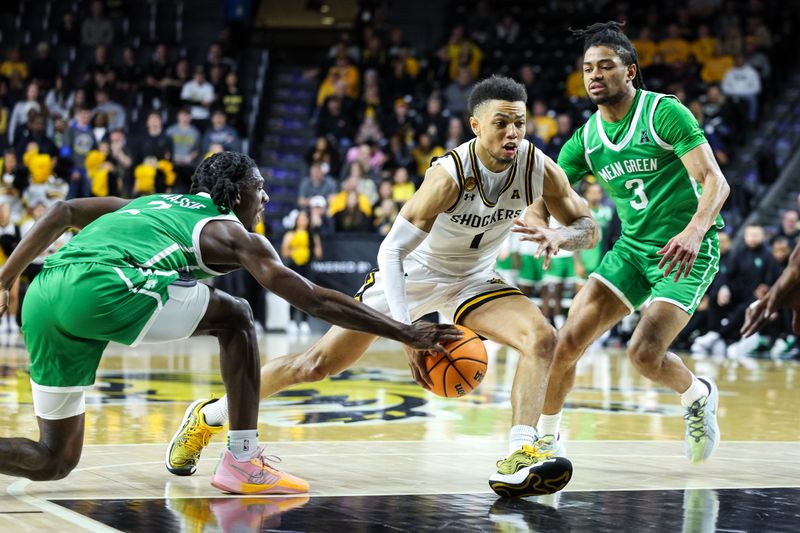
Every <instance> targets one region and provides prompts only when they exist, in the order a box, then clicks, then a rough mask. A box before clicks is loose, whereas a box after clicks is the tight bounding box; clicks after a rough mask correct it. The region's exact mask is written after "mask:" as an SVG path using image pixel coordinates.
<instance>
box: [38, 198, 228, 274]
mask: <svg viewBox="0 0 800 533" xmlns="http://www.w3.org/2000/svg"><path fill="white" fill-rule="evenodd" d="M211 220H231V221H235V222H237V223H238V222H239V219H237V218H236V216H234V215H233V214H232V213H230V214H222V213H220V210H219V207H217V206H216V205H215V204H214V201H213V200H212V199H211V197H210V196H209V195H208V194H205V193H201V194H197V195H195V194H155V195H152V196H143V197H141V198H137V199H135V200H133V201H131V202H130V203H129V204H128V205H126V206H125V207H124V208H122V209H119V210H117V211H114V212H112V213H108V214H105V215H103V216H102V217H100V218H98V219H97V220H95V221H94V222H92V223H91V224H89V225H87V226H86V227H85V228H83V230H81V231H80V233H78V234H77V235H76V236H75V237H74V238H73V239H72V240H70V241H69V242H68V243H67V244H66V245H65V246H64V247H63V248H61V249H60V250H59V251H58V252H56V253H55V254H53V255H51V256H50V257H48V258H47V260H46V261H45V263H44V267H45V268H50V267H56V266H61V265H67V264H71V263H98V264H103V265H109V266H113V267H119V268H129V267H133V268H137V269H141V270H143V271H146V272H148V273H153V274H155V275H158V276H159V277H166V278H172V280H173V281H174V279H177V278H178V277H179V274H180V273H184V274H188V275H190V276H191V277H193V278H195V279H204V278H208V277H212V276H218V275H220V274H222V273H221V272H216V271H214V270H213V269H211V268H210V267H209V266H208V265H206V264H204V263H203V259H202V257H201V255H200V232H201V231H202V229H203V227H204V226H205V225H206V223H208V222H209V221H211Z"/></svg>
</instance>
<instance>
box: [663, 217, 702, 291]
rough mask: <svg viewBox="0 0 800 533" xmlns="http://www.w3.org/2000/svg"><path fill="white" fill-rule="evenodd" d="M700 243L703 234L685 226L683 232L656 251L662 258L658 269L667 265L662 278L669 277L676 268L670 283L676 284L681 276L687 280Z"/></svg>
mask: <svg viewBox="0 0 800 533" xmlns="http://www.w3.org/2000/svg"><path fill="white" fill-rule="evenodd" d="M702 242H703V233H702V232H701V231H700V230H698V229H696V228H694V227H693V226H687V227H686V229H685V230H683V231H682V232H680V233H678V234H677V235H675V236H674V237H673V238H671V239H670V240H669V242H668V243H667V245H666V246H664V247H663V248H662V249H661V250H659V251H658V255H663V256H664V257H662V258H661V262H660V263H658V268H664V265H667V263H669V265H668V266H667V269H666V270H665V271H664V277H665V278H666V277H667V276H669V275H670V273H671V272H672V271H673V269H675V267H678V268H677V269H676V270H675V277H674V278H673V280H672V281H675V282H677V281H678V280H679V279H680V278H681V274H683V277H685V278H688V277H689V274H690V273H691V271H692V267H693V266H694V261H695V259H697V254H698V252H699V251H700V244H702Z"/></svg>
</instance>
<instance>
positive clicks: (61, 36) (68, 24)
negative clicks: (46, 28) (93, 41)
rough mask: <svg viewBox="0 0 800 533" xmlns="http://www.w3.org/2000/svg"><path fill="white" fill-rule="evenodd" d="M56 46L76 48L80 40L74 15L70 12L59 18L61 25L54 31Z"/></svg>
mask: <svg viewBox="0 0 800 533" xmlns="http://www.w3.org/2000/svg"><path fill="white" fill-rule="evenodd" d="M56 34H57V35H58V44H59V45H61V46H78V44H80V40H81V32H80V29H79V28H78V26H77V25H76V24H75V15H74V14H73V13H72V11H67V12H66V13H64V14H63V15H62V16H61V23H60V24H59V25H58V30H56Z"/></svg>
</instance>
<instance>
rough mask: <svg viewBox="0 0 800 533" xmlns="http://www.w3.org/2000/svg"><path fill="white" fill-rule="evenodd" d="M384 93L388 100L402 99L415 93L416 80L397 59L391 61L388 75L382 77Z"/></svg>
mask: <svg viewBox="0 0 800 533" xmlns="http://www.w3.org/2000/svg"><path fill="white" fill-rule="evenodd" d="M383 79H384V85H385V87H386V90H385V93H386V95H387V96H388V97H389V98H390V99H392V100H393V99H395V98H404V97H406V96H408V95H411V94H413V93H414V92H415V89H416V80H415V79H414V77H412V76H411V74H409V73H408V71H407V70H406V67H405V65H404V64H403V63H402V61H400V60H399V59H395V60H394V61H392V63H391V65H390V68H389V72H388V74H385V75H384V78H383Z"/></svg>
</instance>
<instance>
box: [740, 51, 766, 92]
mask: <svg viewBox="0 0 800 533" xmlns="http://www.w3.org/2000/svg"><path fill="white" fill-rule="evenodd" d="M744 51H745V57H746V58H747V64H748V65H750V66H751V67H753V68H754V69H756V72H758V76H759V77H760V78H761V84H762V85H763V86H764V88H765V89H766V88H768V87H769V86H770V79H771V78H772V64H771V63H770V60H769V56H767V54H765V53H764V52H762V51H760V50H759V49H758V48H756V45H755V43H754V42H753V41H752V40H748V41H747V42H746V43H745V45H744Z"/></svg>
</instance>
